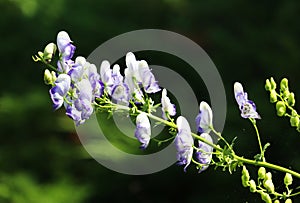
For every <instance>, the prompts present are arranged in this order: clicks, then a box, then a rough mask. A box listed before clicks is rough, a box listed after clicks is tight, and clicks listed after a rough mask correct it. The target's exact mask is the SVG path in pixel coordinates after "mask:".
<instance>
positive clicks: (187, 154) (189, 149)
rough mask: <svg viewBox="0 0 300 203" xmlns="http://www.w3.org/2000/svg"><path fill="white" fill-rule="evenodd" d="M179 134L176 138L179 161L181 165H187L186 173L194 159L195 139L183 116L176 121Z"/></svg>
mask: <svg viewBox="0 0 300 203" xmlns="http://www.w3.org/2000/svg"><path fill="white" fill-rule="evenodd" d="M176 124H177V130H178V133H177V135H176V137H175V146H176V149H177V160H178V164H179V165H185V167H184V171H185V172H186V168H187V167H188V166H189V165H190V163H191V160H192V157H193V145H194V139H193V137H192V134H191V128H190V125H189V123H188V121H187V120H186V118H184V117H183V116H179V117H178V118H177V120H176Z"/></svg>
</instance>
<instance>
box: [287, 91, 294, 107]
mask: <svg viewBox="0 0 300 203" xmlns="http://www.w3.org/2000/svg"><path fill="white" fill-rule="evenodd" d="M295 103H296V100H295V94H294V93H293V92H291V93H290V94H289V96H288V104H289V105H290V106H294V105H295Z"/></svg>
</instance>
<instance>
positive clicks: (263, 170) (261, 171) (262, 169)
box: [257, 167, 266, 179]
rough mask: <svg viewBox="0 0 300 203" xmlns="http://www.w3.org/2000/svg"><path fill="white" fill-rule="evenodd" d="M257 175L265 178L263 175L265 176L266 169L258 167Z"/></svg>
mask: <svg viewBox="0 0 300 203" xmlns="http://www.w3.org/2000/svg"><path fill="white" fill-rule="evenodd" d="M257 173H258V177H259V178H260V179H265V176H266V169H265V167H260V168H259V169H258V172H257Z"/></svg>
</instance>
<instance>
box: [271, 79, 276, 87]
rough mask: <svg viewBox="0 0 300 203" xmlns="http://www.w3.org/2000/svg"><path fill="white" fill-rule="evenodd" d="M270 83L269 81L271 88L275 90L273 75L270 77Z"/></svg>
mask: <svg viewBox="0 0 300 203" xmlns="http://www.w3.org/2000/svg"><path fill="white" fill-rule="evenodd" d="M270 83H271V89H272V90H275V89H276V82H275V81H274V79H273V77H271V78H270Z"/></svg>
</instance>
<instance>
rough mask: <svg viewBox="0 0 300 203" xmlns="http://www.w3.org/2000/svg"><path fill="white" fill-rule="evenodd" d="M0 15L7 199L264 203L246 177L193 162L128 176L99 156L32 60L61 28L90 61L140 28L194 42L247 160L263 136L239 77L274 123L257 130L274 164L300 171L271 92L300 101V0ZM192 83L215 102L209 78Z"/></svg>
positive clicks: (2, 187) (36, 3) (15, 0)
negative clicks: (285, 85)
mask: <svg viewBox="0 0 300 203" xmlns="http://www.w3.org/2000/svg"><path fill="white" fill-rule="evenodd" d="M0 9H1V18H0V47H1V48H0V56H1V74H0V75H1V79H0V126H1V127H0V135H1V141H0V200H1V202H14V203H22V202H29V203H35V202H37V203H38V202H39V203H40V202H49V203H52V202H53V203H60V202H64V203H65V202H72V203H75V202H117V201H119V202H147V203H148V202H217V201H219V202H225V201H228V202H247V201H248V202H261V200H260V198H259V196H258V195H252V194H251V193H250V192H249V191H248V190H247V189H245V188H242V186H241V183H240V171H238V172H237V173H234V174H232V175H230V174H229V173H228V172H222V171H221V170H220V169H217V170H216V171H215V170H214V169H213V168H212V167H211V168H209V169H208V170H207V171H205V172H203V173H202V174H198V173H197V172H196V170H195V169H194V167H190V168H189V170H188V173H184V172H183V169H182V167H179V166H176V165H173V166H172V167H170V168H168V169H166V170H164V171H161V172H159V173H156V174H152V175H147V176H129V175H124V174H118V173H116V172H114V171H110V170H108V169H106V168H104V167H103V166H101V165H100V164H98V163H97V162H96V161H95V160H93V159H91V158H89V156H88V155H87V154H86V153H85V152H84V150H83V148H82V146H81V144H80V142H79V141H78V138H77V135H76V132H75V128H74V125H73V123H72V122H71V120H70V119H68V118H67V117H66V116H65V115H64V112H63V111H62V110H59V111H57V112H53V111H52V108H51V105H52V104H51V101H50V98H49V95H48V89H49V87H47V86H45V85H44V84H43V66H41V64H37V63H34V62H33V61H32V59H31V56H32V55H33V54H35V53H36V52H37V51H39V50H42V49H43V47H44V46H45V45H46V44H47V43H48V42H51V41H55V39H56V34H57V33H58V31H60V30H66V31H68V32H69V33H70V35H71V38H72V40H74V43H75V45H76V46H77V50H76V55H83V56H88V55H89V53H91V52H92V51H93V50H94V49H95V48H96V47H97V46H99V45H100V44H101V43H103V42H105V41H106V40H108V39H110V38H112V37H114V36H117V35H119V34H122V33H124V32H128V31H132V30H137V29H145V28H154V29H165V30H170V31H173V32H177V33H179V34H182V35H184V36H186V37H188V38H190V39H191V40H193V41H195V42H196V43H198V44H199V45H200V46H201V47H202V48H203V49H204V50H205V51H206V52H207V53H208V55H209V56H210V57H211V59H212V60H213V61H214V63H215V65H216V66H217V68H218V70H219V72H220V75H221V77H222V79H223V82H224V85H225V89H226V94H227V107H228V112H227V120H226V127H225V129H224V131H223V132H224V136H225V137H226V138H228V139H229V140H230V139H232V138H233V137H235V136H238V139H237V144H236V150H237V152H238V153H239V154H243V155H245V156H247V157H252V156H254V155H255V154H256V153H257V152H258V146H257V141H256V138H255V134H254V129H253V128H252V127H251V125H250V123H249V121H247V120H244V119H242V118H240V116H239V110H238V108H237V105H236V104H235V101H234V97H233V96H232V95H233V87H232V86H233V83H234V82H235V81H240V82H242V83H243V84H244V87H245V89H246V90H247V92H248V93H249V95H250V99H252V100H254V101H255V103H256V105H257V107H258V112H259V113H260V115H261V116H262V118H263V119H262V120H260V121H258V127H259V128H260V131H261V136H262V141H263V142H264V143H265V142H270V143H271V147H270V148H269V150H268V151H267V154H266V155H267V160H269V161H271V162H274V163H278V164H282V165H283V166H286V167H290V166H291V167H292V168H293V169H298V170H300V158H299V155H300V152H299V143H300V136H299V133H297V132H296V131H295V130H294V129H292V128H291V127H289V121H288V120H287V119H281V118H278V117H276V115H275V110H274V106H273V105H272V104H269V96H268V94H267V92H265V91H264V81H265V79H266V78H267V77H270V76H273V77H274V78H275V79H276V80H277V81H278V80H280V79H281V78H282V77H287V78H288V79H289V81H290V84H291V90H292V91H294V92H295V94H296V99H297V95H300V91H299V89H298V87H299V86H300V81H299V79H298V78H299V73H300V70H299V68H300V57H299V56H300V23H299V20H300V2H299V1H296V0H288V1H272V2H271V1H247V2H243V3H242V1H238V0H228V1H219V0H212V1H198V0H186V1H184V0H162V1H153V0H141V1H128V0H114V1H112V0H111V1H103V0H101V1H91V0H86V1H71V0H52V1H43V0H0ZM139 54H140V55H139ZM137 55H138V56H140V57H142V58H144V59H146V60H147V61H149V62H150V64H151V62H159V61H160V60H161V61H162V62H163V61H164V63H166V64H168V65H169V67H170V66H172V65H174V69H175V68H177V69H179V68H180V62H178V63H177V62H176V60H178V59H175V58H172V57H170V56H168V55H164V54H162V53H160V54H157V53H147V52H144V53H138V54H137ZM173 60H174V61H173ZM157 64H158V63H157ZM183 65H184V64H183ZM190 82H191V83H192V84H193V87H194V89H195V92H196V93H197V95H198V99H199V101H200V100H203V99H206V100H207V94H206V93H205V92H206V89H205V87H204V86H203V84H202V82H199V81H190ZM296 109H299V108H298V107H296ZM135 144H136V145H138V143H135ZM251 173H252V174H253V176H254V173H255V171H252V172H251ZM273 175H274V176H276V177H279V178H277V179H275V180H274V182H275V184H277V185H280V184H282V179H281V178H282V175H281V174H278V173H275V172H274V174H273ZM277 189H279V190H280V189H281V188H277ZM295 201H296V202H297V200H296V199H295ZM298 201H299V198H298Z"/></svg>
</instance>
